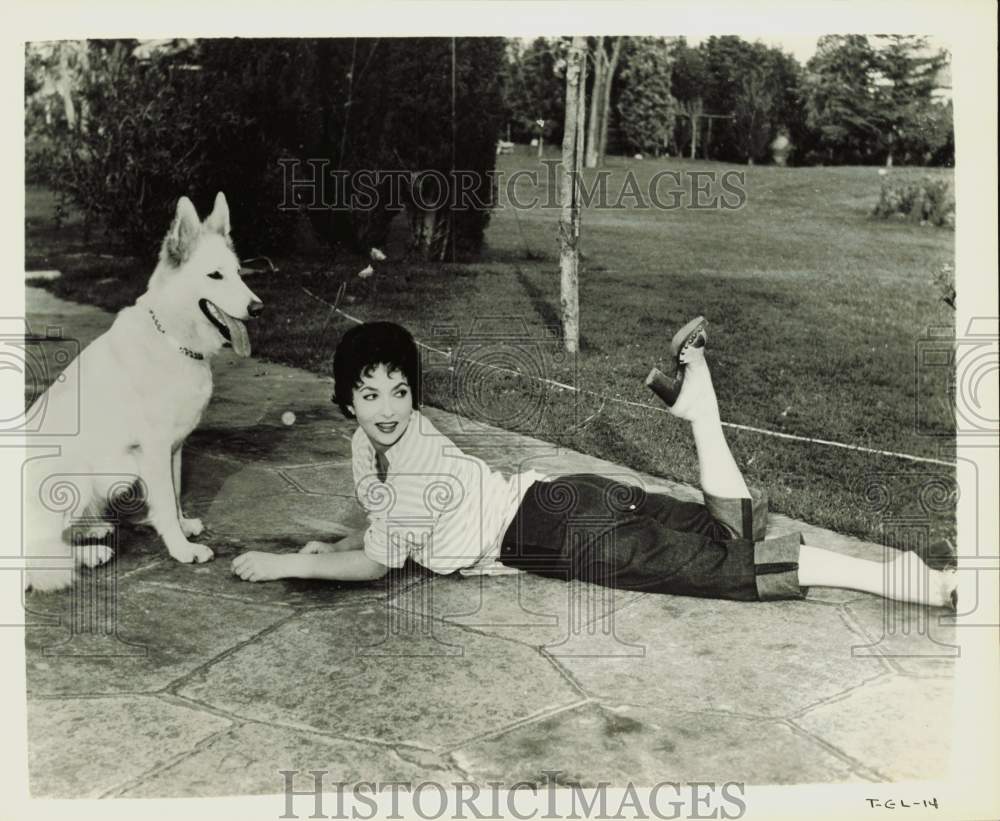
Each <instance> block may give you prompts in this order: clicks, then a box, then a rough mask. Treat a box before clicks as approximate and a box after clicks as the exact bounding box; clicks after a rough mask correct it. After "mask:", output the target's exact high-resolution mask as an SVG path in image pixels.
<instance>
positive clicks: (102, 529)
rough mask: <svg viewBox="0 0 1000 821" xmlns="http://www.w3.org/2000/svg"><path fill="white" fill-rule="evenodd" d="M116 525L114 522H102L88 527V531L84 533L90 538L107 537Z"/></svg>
mask: <svg viewBox="0 0 1000 821" xmlns="http://www.w3.org/2000/svg"><path fill="white" fill-rule="evenodd" d="M114 529H115V528H114V525H112V524H100V525H92V526H90V527H88V528H87V530H86V532H85V533H84V534H83V535H84V536H86V537H87V538H88V539H105V538H107V537H108V536H109V535H110V534H111V531H112V530H114Z"/></svg>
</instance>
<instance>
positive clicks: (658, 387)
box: [646, 316, 708, 408]
mask: <svg viewBox="0 0 1000 821" xmlns="http://www.w3.org/2000/svg"><path fill="white" fill-rule="evenodd" d="M705 325H706V323H705V317H703V316H698V317H695V318H694V319H692V320H691V321H690V322H688V323H687V325H685V326H684V327H683V328H681V329H680V330H679V331H678V332H677V333H676V334H674V338H673V339H672V340H671V341H670V356H671V357H673V360H674V376H673V378H670V377H669V376H667V375H666V374H665V373H663V371H661V370H660V369H659V368H653V369H652V370H651V371H650V372H649V375H648V376H647V377H646V386H647V387H648V388H649V389H650V390H651V391H653V393H655V394H656V395H657V396H659V397H660V399H662V400H663V402H664V404H666V406H667V407H668V408H672V407H673V406H674V403H675V402H676V401H677V399H678V397H679V396H680V395H681V388H682V387H683V386H684V366H685V364H687V361H688V357H689V356H690V355H691V353H693V352H694V351H697V350H699V349H701V350H704V348H705V346H706V345H707V344H708V334H707V333H706V331H705Z"/></svg>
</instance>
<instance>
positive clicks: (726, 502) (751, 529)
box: [702, 487, 767, 542]
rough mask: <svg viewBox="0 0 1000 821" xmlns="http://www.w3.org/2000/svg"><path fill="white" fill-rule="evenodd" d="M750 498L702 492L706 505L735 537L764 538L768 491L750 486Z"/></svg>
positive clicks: (757, 540)
mask: <svg viewBox="0 0 1000 821" xmlns="http://www.w3.org/2000/svg"><path fill="white" fill-rule="evenodd" d="M749 491H750V498H749V499H729V498H724V497H721V496H713V495H712V494H711V493H704V492H703V493H702V495H703V496H704V497H705V507H707V508H708V512H709V513H711V514H712V516H713V518H714V519H715V520H716V521H717V522H718V523H719V524H721V525H722V526H723V527H725V528H726V530H728V531H729V535H730V536H731V537H732V538H734V539H749V540H750V541H753V542H759V541H761V540H763V538H764V534H765V533H766V532H767V493H766V492H765V491H763V490H758V489H757V488H753V487H752V488H749Z"/></svg>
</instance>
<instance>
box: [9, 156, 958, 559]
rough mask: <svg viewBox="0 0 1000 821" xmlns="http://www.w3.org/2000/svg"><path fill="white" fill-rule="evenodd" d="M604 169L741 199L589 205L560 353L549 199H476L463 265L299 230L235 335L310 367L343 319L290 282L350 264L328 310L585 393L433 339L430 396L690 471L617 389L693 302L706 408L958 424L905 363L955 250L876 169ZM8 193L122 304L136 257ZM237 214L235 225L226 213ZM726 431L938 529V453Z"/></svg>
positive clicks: (764, 420) (805, 480) (781, 428)
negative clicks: (377, 255)
mask: <svg viewBox="0 0 1000 821" xmlns="http://www.w3.org/2000/svg"><path fill="white" fill-rule="evenodd" d="M499 161H500V164H499V168H500V170H502V171H505V172H506V173H510V172H511V171H513V170H515V169H518V168H526V169H529V170H530V169H532V168H535V169H539V179H538V184H537V185H535V184H534V183H533V182H532V181H531V180H529V179H526V178H522V179H521V181H520V182H519V184H518V189H517V192H518V197H519V198H520V199H521V200H522V201H525V200H528V199H530V197H531V195H532V194H538V195H539V196H540V198H541V199H542V200H543V201H544V199H545V195H546V192H547V184H546V179H545V173H544V169H541V168H540V167H539V166H538V164H537V159H536V158H535V157H534V156H533V155H532V154H531V153H529V152H527V151H526V150H523V151H520V152H519V153H516V154H514V155H510V156H502V157H500V158H499ZM606 167H607V168H608V169H609V170H610V171H611V172H612V175H611V179H610V183H609V193H610V195H611V200H612V201H614V200H615V199H617V197H618V193H619V192H620V189H621V184H622V181H623V180H624V179H625V174H626V173H627V172H628V171H631V172H632V173H633V174H634V175H635V178H636V180H637V181H638V182H639V184H640V188H641V189H644V188H645V187H646V185H647V184H648V181H649V179H650V177H651V176H652V175H653V174H654V173H656V172H657V171H660V170H662V169H667V170H674V171H678V172H681V173H686V172H690V171H693V170H694V171H715V172H723V171H726V170H736V171H741V172H744V173H745V174H746V178H745V191H746V202H745V205H744V206H743V207H742V208H740V209H739V210H718V209H716V210H695V209H691V208H679V209H674V210H658V209H644V208H636V207H626V208H622V209H597V208H594V207H591V208H589V209H587V210H586V211H585V213H584V215H583V227H582V248H583V251H584V254H585V260H584V262H583V264H582V270H581V275H580V305H581V335H582V338H581V350H580V352H579V354H578V355H577V356H575V357H569V356H567V355H565V354H563V353H562V352H561V346H560V345H559V341H558V338H557V334H558V326H559V316H560V313H559V311H560V309H559V270H558V247H557V236H558V235H557V220H558V216H559V212H558V210H553V209H545V208H534V209H531V210H521V211H517V212H515V211H514V210H513V209H511V208H502V209H498V210H496V211H495V212H494V214H493V217H492V220H491V223H490V227H489V229H488V232H487V249H486V251H485V253H484V254H483V256H482V258H481V260H479V261H477V262H475V263H469V264H444V265H426V264H422V263H415V262H411V261H406V255H405V227H404V226H403V224H402V223H403V220H402V219H399V220H397V223H398V225H396V226H395V228H394V233H393V236H392V238H391V239H390V242H389V243H388V245H387V247H386V248H385V249H384V250H386V251H387V253H388V254H389V260H388V261H387V262H385V263H381V264H377V265H376V267H377V268H378V271H377V273H376V275H375V276H374V277H373V278H372V279H369V280H361V279H358V278H357V277H356V274H357V272H358V271H359V270H360V269H361V268H362V267H364V266H365V265H366V264H367V261H366V260H361V259H345V258H343V257H341V258H338V259H337V260H335V261H333V260H332V259H331V255H330V254H329V253H328V252H318V251H315V250H314V251H313V252H312V253H305V252H303V253H302V254H300V255H298V256H296V257H288V258H283V259H279V260H276V262H277V264H278V265H279V267H280V269H281V272H280V273H279V274H276V275H273V276H270V277H267V278H265V277H263V276H258V277H255V278H254V279H253V281H252V287H253V288H254V290H255V291H256V293H258V295H260V296H261V298H262V299H263V300H264V301H265V303H266V304H267V312H266V314H265V318H264V319H263V321H260V322H258V323H256V325H255V326H254V328H253V329H252V331H251V333H252V338H253V341H254V348H255V353H256V354H257V355H258V356H261V357H263V358H266V359H271V360H274V361H279V362H284V363H289V364H294V365H299V366H302V367H305V368H309V369H312V370H315V371H319V372H322V373H329V367H330V357H331V354H332V351H333V349H334V347H335V346H336V342H337V339H338V338H339V336H340V334H341V333H343V331H344V330H346V329H347V328H348V327H349V326H350V323H349V322H348V321H347V320H345V319H344V318H342V317H339V316H335V315H332V314H331V312H330V311H329V309H328V308H326V307H325V306H324V305H323V304H321V303H320V302H318V301H316V300H315V299H313V298H311V297H310V296H309V295H307V294H306V293H305V292H304V290H303V288H305V289H308V290H309V291H311V292H312V293H313V294H315V295H316V296H318V297H319V298H321V299H323V300H326V301H328V302H333V301H334V299H335V295H336V293H337V290H338V288H339V286H340V284H341V283H342V282H346V283H347V302H345V303H344V304H343V306H342V307H344V308H345V310H346V311H347V312H348V313H351V314H352V315H354V316H356V317H358V318H360V319H391V320H395V321H398V322H401V323H403V324H405V325H407V326H408V327H409V328H410V329H411V330H412V331H413V332H414V335H415V336H416V337H417V338H418V339H421V340H423V341H424V342H426V343H428V344H429V345H432V346H434V347H435V348H438V349H441V350H445V349H448V348H454V349H456V351H457V352H459V353H462V354H470V355H474V356H475V357H476V358H478V359H480V360H484V361H487V362H490V363H492V364H498V365H504V366H508V365H510V366H515V367H520V368H521V369H523V370H525V371H526V372H529V373H536V374H538V375H540V376H544V377H547V378H550V379H553V380H556V381H559V382H562V383H569V384H573V385H576V386H578V387H579V388H581V389H583V390H584V391H586V392H585V393H583V394H580V393H573V392H568V391H559V390H557V389H551V388H545V387H543V386H542V385H540V384H539V383H537V382H530V381H526V380H523V379H519V378H516V377H510V376H507V375H505V374H503V373H497V372H495V371H494V372H489V371H483V370H482V369H479V370H476V369H474V368H466V369H465V370H461V371H460V372H459V374H458V377H456V376H454V375H453V374H449V373H448V372H447V371H446V370H445V369H443V368H442V362H443V360H442V358H441V357H439V356H437V355H436V354H433V353H429V354H428V357H427V360H426V368H427V371H428V376H427V380H426V382H427V384H426V387H425V390H426V393H427V399H428V401H429V403H430V404H435V405H439V406H441V407H444V408H447V409H450V410H456V411H458V412H462V413H465V414H467V415H470V416H473V417H474V418H479V419H482V420H483V421H487V422H492V423H494V424H498V425H500V426H501V427H508V428H512V429H519V430H521V431H523V432H526V433H530V434H533V435H536V436H539V437H541V438H544V439H547V440H549V441H552V442H555V443H557V444H560V445H565V446H568V447H572V448H575V449H578V450H581V451H584V452H586V453H591V454H593V455H596V456H600V457H604V458H608V459H610V460H612V461H615V462H617V463H621V464H625V465H628V466H630V467H632V468H635V469H638V470H643V471H648V472H651V473H654V474H657V475H662V476H665V477H668V478H671V479H676V480H680V481H685V482H689V483H696V482H697V461H696V458H695V454H694V451H693V448H692V445H691V441H690V435H689V432H688V431H687V430H686V429H685V426H683V425H681V424H679V423H678V422H676V420H674V419H673V418H672V417H669V416H666V415H664V414H663V413H661V412H658V411H657V410H651V409H648V408H644V407H638V406H637V405H655V404H656V403H655V400H654V397H653V396H652V394H650V393H649V392H648V390H647V389H646V388H645V387H644V386H643V384H642V382H643V378H644V376H645V375H646V373H647V372H648V370H649V368H650V366H652V365H661V366H664V367H665V362H664V357H665V354H666V349H667V345H668V342H669V338H670V335H671V334H672V332H673V330H674V329H676V328H677V327H679V326H680V325H681V324H682V323H683V322H685V321H686V320H687V319H689V318H690V317H692V316H694V315H696V314H699V313H701V314H704V315H705V316H706V317H708V319H709V322H710V326H709V344H710V349H709V350H710V362H711V364H712V369H713V374H714V378H715V385H716V390H717V393H718V395H719V402H720V406H721V408H722V415H723V419H724V420H726V421H728V422H732V423H736V424H740V425H748V426H754V427H759V428H765V429H768V430H771V431H775V432H779V433H788V434H793V435H798V436H804V437H811V438H818V439H825V440H832V441H836V442H842V443H847V444H851V445H857V446H860V447H865V448H873V449H879V450H887V451H893V452H902V453H907V454H912V455H915V456H924V457H930V458H940V457H941V456H942V454H946V453H947V445H949V444H951V443H953V441H954V438H953V433H954V427H953V422H952V420H951V417H950V414H949V413H947V412H946V410H947V408H946V406H945V411H942V409H941V407H940V405H941V403H942V396H943V395H944V393H943V391H944V388H943V387H942V385H943V384H945V383H944V382H942V379H943V377H942V375H941V374H940V373H939V372H938V370H934V369H927V368H918V367H917V362H918V354H919V350H920V346H921V344H923V343H922V340H924V339H925V338H926V337H927V335H928V332H929V330H930V329H933V328H945V329H946V331H945V332H946V333H948V334H951V333H953V328H954V316H953V312H952V310H951V309H950V308H949V307H948V306H946V305H945V304H944V303H943V302H942V301H941V299H940V295H939V294H938V292H937V291H936V289H935V287H934V286H933V285H932V279H933V276H934V274H935V272H936V271H937V270H938V269H939V268H940V266H941V265H942V264H944V263H950V262H952V261H953V255H954V250H953V243H954V234H953V233H952V232H951V231H949V230H947V229H941V228H933V227H921V226H919V225H914V224H912V223H902V222H896V221H881V220H876V219H873V218H872V217H871V216H870V212H871V209H872V207H873V206H874V204H875V202H876V201H877V199H878V195H879V189H880V183H881V178H880V177H879V176H878V175H877V173H876V169H874V168H797V169H791V168H774V167H762V166H756V167H751V168H743V167H738V166H736V167H730V166H726V165H723V164H720V163H711V162H692V161H687V160H678V159H666V160H652V159H650V160H627V159H624V158H610V159H609V161H608V163H607V166H606ZM930 172H931V173H934V174H941V175H944V176H945V177H948V178H950V173H951V172H950V171H947V170H936V169H931V170H930ZM926 173H928V170H927V169H894V170H893V171H892V174H893V175H899V176H901V177H903V176H906V175H912V176H914V177H918V176H922V175H924V174H926ZM664 185H666V183H664ZM28 195H29V196H28V215H27V223H26V243H27V260H28V268H29V270H30V269H31V268H33V267H36V268H37V267H45V268H59V269H60V270H62V271H63V272H64V276H63V278H62V279H60V280H56V281H53V282H51V283H47V284H46V286H45V287H49V288H51V289H52V290H53V291H55V292H56V293H57V294H59V295H62V296H65V297H68V298H71V299H76V300H79V301H84V302H92V303H95V304H98V305H101V306H103V307H105V308H109V309H118V308H120V307H122V306H124V305H126V304H129V303H130V302H131V301H132V300H134V298H135V297H136V296H137V295H138V294H139V293H140V292H141V291H142V290H143V288H144V285H145V279H146V277H147V275H148V273H149V272H150V271H151V270H152V262H153V261H152V260H137V259H135V258H123V257H119V256H115V255H109V256H105V257H99V256H96V255H95V253H94V251H95V249H100V250H101V251H102V252H104V253H106V254H107V248H108V246H107V243H106V242H102V241H101V238H100V237H96V236H95V238H94V240H93V241H91V242H90V243H89V244H88V243H87V242H86V241H85V240H84V238H83V234H82V227H81V226H80V225H79V223H70V224H68V225H66V226H64V227H62V228H61V229H58V230H56V229H54V228H53V227H52V224H51V216H50V215H51V207H52V205H51V195H49V194H48V192H45V191H43V190H38V189H32V190H29V192H28ZM661 198H663V199H666V197H665V196H664V195H662V194H661ZM234 223H235V224H236V225H237V229H238V223H239V215H238V214H235V215H234ZM164 228H166V226H164ZM236 242H237V247H238V248H239V249H240V251H241V253H242V255H244V256H251V255H254V254H258V253H267V249H264V248H256V247H253V243H252V239H251V238H242V239H241V238H240V237H239V236H238V233H237V235H236ZM504 337H506V338H504ZM456 379H457V381H456ZM945 382H946V380H945ZM628 403H634V404H628ZM727 435H728V437H729V440H730V443H731V446H732V449H733V452H734V454H735V456H736V458H737V461H738V462H739V463H740V464H741V465H742V466H744V467H745V473H746V475H747V479H748V481H749V482H750V483H751V484H755V485H759V486H763V487H767V488H769V490H770V492H771V498H772V507H773V509H775V510H777V511H779V512H782V513H785V514H788V515H790V516H793V517H796V518H801V519H804V520H806V521H809V522H811V523H813V524H816V525H821V526H824V527H829V528H832V529H834V530H837V531H840V532H843V533H849V534H854V535H857V536H860V537H863V538H867V539H871V540H874V541H880V540H883V539H884V538H888V536H887V535H886V534H888V533H890V532H891V531H892V530H893V529H894V528H896V527H897V526H899V527H907V528H912V527H913V526H914V524H916V525H917V526H918V527H921V528H928V529H929V533H930V537H931V538H941V537H950V536H953V535H954V529H955V519H954V515H955V510H954V496H953V493H952V491H953V490H954V488H955V476H954V471H953V469H951V468H949V467H944V466H940V465H933V464H925V463H918V462H911V461H907V460H900V459H895V458H888V457H883V456H875V455H870V454H863V453H859V452H854V451H849V450H844V449H840V448H833V447H829V446H822V445H817V444H809V443H804V442H797V441H789V440H784V439H780V438H775V437H772V436H766V435H762V434H760V433H754V432H748V431H741V430H735V429H730V430H729V431H728V432H727ZM945 458H947V457H946V456H945ZM942 488H943V489H944V490H943V495H942V492H941V489H942ZM911 532H912V530H911Z"/></svg>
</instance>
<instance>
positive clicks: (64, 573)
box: [24, 570, 76, 593]
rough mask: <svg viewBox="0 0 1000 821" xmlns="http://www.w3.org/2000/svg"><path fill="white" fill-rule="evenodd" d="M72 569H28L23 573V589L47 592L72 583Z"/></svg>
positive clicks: (73, 574) (73, 575)
mask: <svg viewBox="0 0 1000 821" xmlns="http://www.w3.org/2000/svg"><path fill="white" fill-rule="evenodd" d="M75 575H76V574H75V573H74V572H73V571H72V570H29V571H28V572H27V573H25V574H24V589H25V590H26V591H28V590H30V591H31V592H33V593H49V592H51V591H53V590H62V589H63V588H65V587H70V586H71V585H72V584H73V579H74V578H75Z"/></svg>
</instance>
